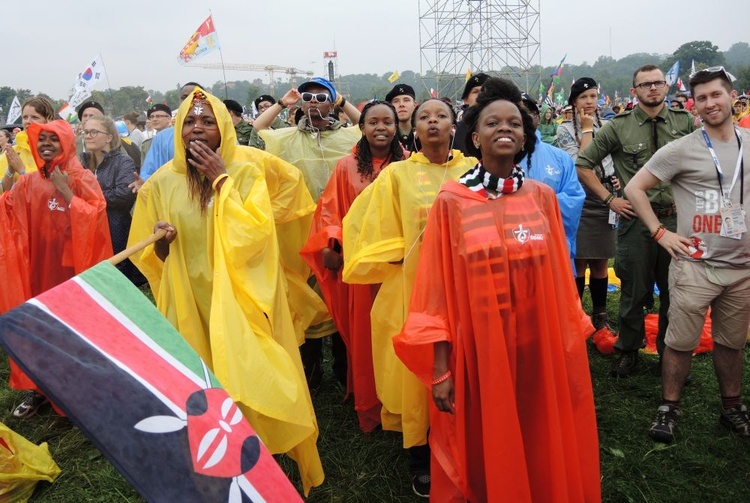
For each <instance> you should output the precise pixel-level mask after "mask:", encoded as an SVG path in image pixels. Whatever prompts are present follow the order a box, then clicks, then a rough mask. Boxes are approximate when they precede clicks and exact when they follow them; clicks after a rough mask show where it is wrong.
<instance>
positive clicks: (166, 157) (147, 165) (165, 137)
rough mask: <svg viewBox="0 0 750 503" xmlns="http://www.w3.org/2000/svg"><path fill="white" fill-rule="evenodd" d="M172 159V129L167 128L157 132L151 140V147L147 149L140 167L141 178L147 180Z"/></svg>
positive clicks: (170, 127)
mask: <svg viewBox="0 0 750 503" xmlns="http://www.w3.org/2000/svg"><path fill="white" fill-rule="evenodd" d="M173 157H174V128H173V127H172V126H169V127H168V128H167V129H164V130H162V131H159V133H158V134H157V135H156V136H154V139H153V140H151V147H149V149H148V153H147V154H146V159H145V160H144V161H143V165H142V166H141V178H143V179H144V180H148V177H149V176H151V175H153V174H154V173H155V172H156V170H157V169H159V168H161V167H162V166H163V165H164V164H166V163H168V162H169V161H171V160H172V158H173Z"/></svg>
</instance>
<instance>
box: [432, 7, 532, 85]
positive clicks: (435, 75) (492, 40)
mask: <svg viewBox="0 0 750 503" xmlns="http://www.w3.org/2000/svg"><path fill="white" fill-rule="evenodd" d="M539 2H540V0H419V45H420V74H421V77H422V83H423V84H424V86H425V88H426V89H428V90H429V89H434V90H435V91H436V92H437V95H438V96H449V97H451V98H453V99H456V98H460V97H461V93H462V91H463V87H464V82H465V76H466V74H467V72H468V71H472V72H473V73H477V72H479V71H481V72H485V73H491V74H493V75H499V76H504V77H508V78H511V79H513V80H515V81H516V83H518V85H519V86H521V87H523V88H524V89H527V90H531V89H534V86H536V85H538V83H539V78H540V71H541V51H540V36H541V27H540V23H539Z"/></svg>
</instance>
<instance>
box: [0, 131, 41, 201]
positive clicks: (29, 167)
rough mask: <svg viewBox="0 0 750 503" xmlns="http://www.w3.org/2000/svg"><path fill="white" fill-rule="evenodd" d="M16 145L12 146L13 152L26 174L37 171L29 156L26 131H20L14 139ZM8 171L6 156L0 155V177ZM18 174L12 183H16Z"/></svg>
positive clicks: (32, 157) (0, 189)
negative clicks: (18, 158) (19, 159)
mask: <svg viewBox="0 0 750 503" xmlns="http://www.w3.org/2000/svg"><path fill="white" fill-rule="evenodd" d="M15 142H16V144H15V145H13V150H15V151H16V153H17V154H18V157H20V158H21V162H22V163H23V165H24V167H25V168H26V172H27V173H33V172H34V171H39V168H37V167H36V162H35V161H34V156H33V155H31V149H30V148H29V137H28V136H27V135H26V131H21V132H20V133H18V134H17V135H16V139H15ZM7 171H8V158H7V157H6V154H4V153H3V154H2V155H0V176H3V175H5V173H6V172H7ZM18 177H19V174H18V173H16V174H15V176H14V177H13V178H14V180H13V181H14V182H16V181H18ZM2 192H3V188H2V186H0V193H2Z"/></svg>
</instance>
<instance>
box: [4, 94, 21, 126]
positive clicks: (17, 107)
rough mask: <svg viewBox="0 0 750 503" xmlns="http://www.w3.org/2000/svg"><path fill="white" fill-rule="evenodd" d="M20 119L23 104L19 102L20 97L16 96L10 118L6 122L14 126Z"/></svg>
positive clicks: (9, 112) (10, 110) (9, 113)
mask: <svg viewBox="0 0 750 503" xmlns="http://www.w3.org/2000/svg"><path fill="white" fill-rule="evenodd" d="M19 117H21V102H20V101H18V95H16V96H15V98H13V103H11V104H10V109H9V110H8V118H7V120H6V121H5V122H6V123H7V124H13V123H14V122H16V119H18V118H19Z"/></svg>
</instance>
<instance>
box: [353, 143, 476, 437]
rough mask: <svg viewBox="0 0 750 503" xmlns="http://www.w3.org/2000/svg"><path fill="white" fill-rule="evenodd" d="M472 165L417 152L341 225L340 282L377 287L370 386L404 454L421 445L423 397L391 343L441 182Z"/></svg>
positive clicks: (459, 157) (425, 420)
mask: <svg viewBox="0 0 750 503" xmlns="http://www.w3.org/2000/svg"><path fill="white" fill-rule="evenodd" d="M475 164H476V160H475V159H474V158H473V157H464V155H463V154H462V153H461V152H460V151H458V150H453V151H452V158H451V159H450V160H449V161H448V162H446V163H445V164H432V163H431V162H430V161H429V159H427V157H426V156H425V155H424V154H422V153H421V152H416V153H414V154H412V156H411V157H410V158H408V159H406V160H404V161H399V162H394V163H392V164H391V165H389V166H388V167H387V168H386V169H384V170H383V171H382V172H381V173H380V175H379V176H378V178H377V179H376V180H375V181H374V182H373V183H372V184H371V185H370V186H369V187H367V188H366V189H365V190H364V191H363V192H362V194H360V195H359V197H357V199H355V200H354V203H353V204H352V206H351V208H350V209H349V212H348V213H347V214H346V217H345V218H344V247H343V248H344V250H346V257H345V260H344V270H343V278H344V281H345V282H347V283H359V284H375V283H382V285H381V286H380V290H379V291H378V294H377V296H376V297H375V301H374V302H373V305H372V310H371V314H370V320H371V323H372V353H373V355H372V357H373V368H374V371H375V386H376V389H377V393H378V398H379V399H380V402H381V403H382V404H383V407H382V409H381V415H380V418H381V422H382V424H383V429H384V430H390V431H401V432H403V436H404V438H403V442H404V443H403V445H404V447H405V448H409V447H414V446H418V445H424V444H425V443H426V442H427V430H428V429H429V426H430V423H429V416H428V409H427V405H428V396H427V390H426V389H425V388H424V386H422V385H421V383H420V382H419V380H418V379H417V378H416V377H415V376H414V375H413V374H412V373H411V372H409V371H408V370H407V369H406V367H404V364H403V363H401V361H400V360H399V359H398V358H397V357H396V354H395V353H394V351H393V341H392V338H393V337H394V336H395V335H396V334H398V333H399V332H400V331H401V328H402V327H403V325H404V320H406V314H407V313H408V311H409V299H410V298H411V290H412V287H413V285H414V276H415V274H416V272H417V259H418V258H419V248H420V245H421V243H422V232H423V231H424V226H425V224H426V222H427V214H428V212H429V211H430V206H432V203H433V201H434V200H435V197H436V196H437V193H438V191H439V190H440V187H441V185H442V184H443V183H445V182H447V181H449V180H458V177H459V176H461V175H462V174H464V173H465V172H466V171H467V170H468V169H469V168H471V167H472V166H474V165H475Z"/></svg>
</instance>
